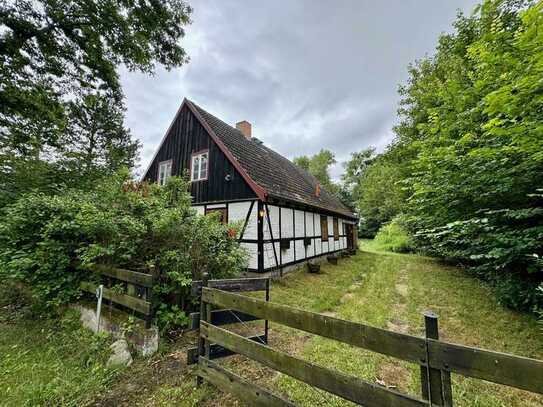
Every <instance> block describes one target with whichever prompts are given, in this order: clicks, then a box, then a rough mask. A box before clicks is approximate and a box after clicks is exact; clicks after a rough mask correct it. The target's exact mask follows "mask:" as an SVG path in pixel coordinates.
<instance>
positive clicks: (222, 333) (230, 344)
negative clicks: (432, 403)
mask: <svg viewBox="0 0 543 407" xmlns="http://www.w3.org/2000/svg"><path fill="white" fill-rule="evenodd" d="M200 332H201V334H202V335H203V336H204V338H205V339H206V340H208V341H210V342H213V343H217V344H219V345H221V346H224V347H225V348H228V349H231V350H233V351H234V352H236V353H239V354H242V355H245V356H247V357H249V358H250V359H253V360H256V361H257V362H260V363H262V364H263V365H265V366H268V367H270V368H272V369H274V370H277V371H279V372H281V373H284V374H287V375H289V376H291V377H294V378H295V379H298V380H301V381H303V382H305V383H307V384H310V385H312V386H314V387H317V388H319V389H322V390H326V391H328V392H330V393H332V394H335V395H337V396H340V397H342V398H344V399H346V400H349V401H352V402H355V403H358V404H362V405H368V406H383V407H387V406H390V407H392V406H397V407H403V406H405V407H422V406H427V405H428V403H427V402H425V401H423V400H418V399H415V398H412V397H410V396H408V395H404V394H401V393H398V392H395V391H392V390H389V389H386V388H385V387H381V386H378V385H375V384H372V383H369V382H366V381H364V380H362V379H359V378H357V377H354V376H349V375H346V374H343V373H340V372H337V371H333V370H329V369H326V368H324V367H321V366H317V365H315V364H312V363H309V362H306V361H304V360H302V359H299V358H296V357H294V356H290V355H288V354H286V353H283V352H279V351H277V350H274V349H272V348H270V347H268V346H266V345H262V344H259V343H256V342H253V341H249V340H247V339H246V338H244V337H242V336H240V335H237V334H235V333H233V332H230V331H227V330H225V329H222V328H219V327H216V326H213V325H210V324H208V323H206V322H204V321H202V325H201V326H200Z"/></svg>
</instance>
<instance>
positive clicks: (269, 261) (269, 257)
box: [264, 243, 280, 269]
mask: <svg viewBox="0 0 543 407" xmlns="http://www.w3.org/2000/svg"><path fill="white" fill-rule="evenodd" d="M279 250H280V249H279V243H275V252H276V253H277V262H279ZM277 265H278V264H276V262H275V255H274V254H273V244H272V243H265V244H264V268H265V269H267V268H270V267H276V266H277Z"/></svg>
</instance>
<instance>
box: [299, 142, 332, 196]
mask: <svg viewBox="0 0 543 407" xmlns="http://www.w3.org/2000/svg"><path fill="white" fill-rule="evenodd" d="M293 161H294V164H296V165H297V166H299V167H301V168H303V169H304V170H306V171H307V172H309V173H310V174H311V175H313V176H314V177H315V178H317V180H318V181H319V182H320V183H321V185H322V186H323V187H324V188H325V189H326V190H327V191H328V192H330V193H332V194H337V193H338V189H339V187H338V186H337V185H336V184H335V183H334V182H333V181H332V178H331V177H330V166H332V165H334V164H335V163H336V159H335V157H334V153H332V152H331V151H330V150H325V149H322V150H320V151H319V152H318V153H317V154H315V155H313V156H306V155H302V156H300V157H295V158H294V160H293Z"/></svg>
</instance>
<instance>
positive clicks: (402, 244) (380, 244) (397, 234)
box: [374, 216, 414, 253]
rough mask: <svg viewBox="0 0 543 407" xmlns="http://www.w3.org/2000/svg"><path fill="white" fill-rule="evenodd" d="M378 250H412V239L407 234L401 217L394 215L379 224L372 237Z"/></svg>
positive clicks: (401, 251)
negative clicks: (388, 220)
mask: <svg viewBox="0 0 543 407" xmlns="http://www.w3.org/2000/svg"><path fill="white" fill-rule="evenodd" d="M374 243H375V246H376V247H377V248H378V250H383V251H392V252H398V253H405V252H409V251H412V250H413V248H414V247H413V239H412V238H411V236H409V234H408V232H407V230H406V228H405V226H404V222H403V220H402V218H401V217H398V216H397V217H395V218H394V219H392V221H391V222H390V223H388V224H386V225H383V226H381V228H380V229H379V231H378V232H377V235H375V239H374Z"/></svg>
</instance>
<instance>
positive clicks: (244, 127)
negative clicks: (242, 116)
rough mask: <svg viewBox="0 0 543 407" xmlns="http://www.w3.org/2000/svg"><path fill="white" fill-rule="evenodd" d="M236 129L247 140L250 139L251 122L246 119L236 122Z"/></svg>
mask: <svg viewBox="0 0 543 407" xmlns="http://www.w3.org/2000/svg"><path fill="white" fill-rule="evenodd" d="M236 129H238V130H239V131H241V132H242V133H243V135H244V136H245V138H246V139H247V140H251V123H249V122H248V121H247V120H243V121H241V122H237V123H236Z"/></svg>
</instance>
